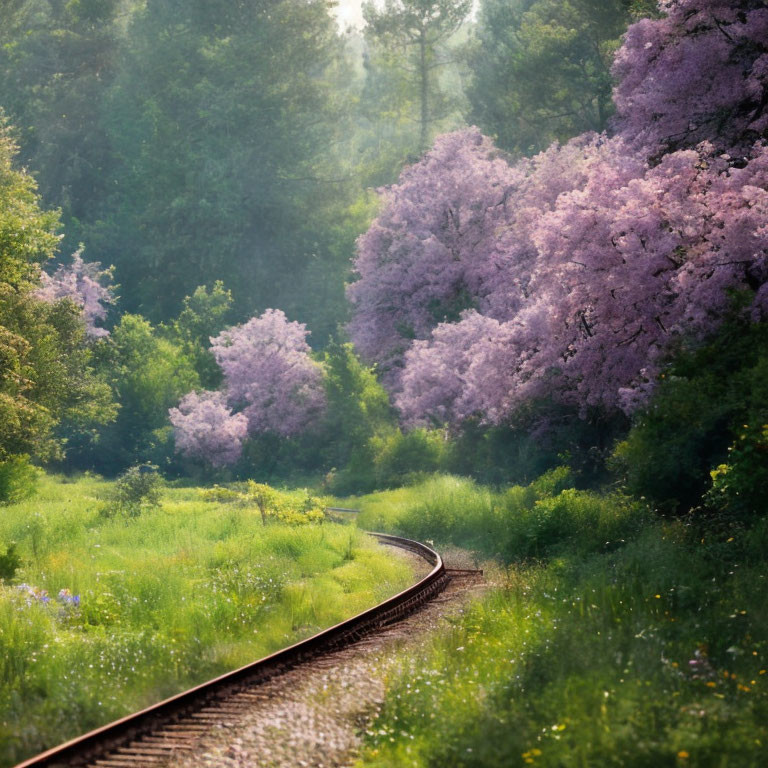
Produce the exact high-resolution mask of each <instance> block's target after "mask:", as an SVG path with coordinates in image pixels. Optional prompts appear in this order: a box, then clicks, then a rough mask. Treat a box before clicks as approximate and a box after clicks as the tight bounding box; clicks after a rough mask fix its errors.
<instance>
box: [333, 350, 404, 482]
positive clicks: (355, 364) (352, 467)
mask: <svg viewBox="0 0 768 768" xmlns="http://www.w3.org/2000/svg"><path fill="white" fill-rule="evenodd" d="M324 363H325V390H326V399H327V403H328V406H327V410H326V415H325V419H324V423H323V425H322V427H321V433H322V438H321V440H322V445H323V454H324V457H325V463H326V466H327V467H329V468H330V467H334V468H338V469H339V470H340V471H339V472H338V473H337V474H335V477H334V479H333V482H332V484H331V490H332V491H333V492H334V493H342V494H343V493H349V492H351V491H354V490H372V489H373V488H374V487H375V483H376V474H375V467H374V460H375V446H374V438H375V437H376V436H377V435H382V434H386V433H389V432H391V431H392V430H393V429H394V422H395V414H394V411H393V409H392V407H391V406H390V404H389V396H388V395H387V392H386V390H385V389H384V388H383V387H382V386H381V384H379V382H378V381H377V379H376V376H375V374H374V373H373V371H371V370H370V369H369V368H366V367H365V366H364V365H363V364H362V363H361V362H360V360H359V358H358V357H357V356H356V355H355V353H354V351H353V349H352V345H351V344H339V343H337V342H333V343H331V344H330V345H329V346H328V347H327V348H326V350H325V358H324Z"/></svg>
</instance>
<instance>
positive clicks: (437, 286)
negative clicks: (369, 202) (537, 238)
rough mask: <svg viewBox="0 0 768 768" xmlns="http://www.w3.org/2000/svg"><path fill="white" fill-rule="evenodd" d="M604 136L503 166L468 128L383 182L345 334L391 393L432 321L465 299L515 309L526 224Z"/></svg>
mask: <svg viewBox="0 0 768 768" xmlns="http://www.w3.org/2000/svg"><path fill="white" fill-rule="evenodd" d="M604 144H605V139H604V138H603V137H600V136H597V135H596V134H588V135H585V136H582V137H579V138H578V139H574V140H573V141H571V142H568V143H567V144H566V145H564V146H560V145H557V144H556V145H553V146H552V147H550V148H549V149H548V150H547V151H545V152H542V153H541V154H540V155H538V156H537V157H535V158H533V159H532V160H522V161H520V162H518V163H516V164H514V165H510V164H509V162H508V160H507V159H506V158H505V157H503V156H502V154H501V153H500V152H499V150H497V149H496V148H495V147H494V145H493V143H492V142H491V140H490V139H488V138H485V137H483V136H482V135H481V134H480V133H479V131H478V130H477V129H476V128H469V129H467V130H464V131H458V132H456V133H452V134H447V135H444V136H441V137H439V138H438V139H437V141H436V142H435V146H434V147H433V149H432V150H431V151H430V152H428V153H427V154H426V155H425V157H424V158H423V160H421V161H420V162H419V163H416V164H415V165H413V166H411V167H410V168H407V169H406V170H405V171H403V173H402V175H401V178H400V183H399V184H397V185H395V186H393V187H391V188H389V189H387V190H384V191H382V193H381V194H382V210H381V213H380V214H379V216H378V218H377V219H376V220H375V221H374V222H373V224H372V225H371V227H370V229H369V230H368V231H367V232H366V233H365V234H364V235H363V236H362V237H360V239H359V240H358V244H357V258H356V260H355V269H356V271H357V274H358V280H357V281H355V282H354V283H352V285H350V287H349V289H348V296H349V299H350V301H351V303H352V306H353V310H354V312H353V319H352V322H351V323H350V333H351V336H352V339H353V341H354V343H355V345H356V347H357V349H358V350H359V352H360V353H361V355H362V356H363V358H364V359H365V360H366V361H367V362H369V363H376V364H378V366H379V368H380V370H381V372H382V373H383V378H384V381H385V382H386V383H387V385H388V386H389V387H390V388H391V389H392V390H393V391H397V390H398V388H399V377H400V371H401V369H402V365H403V362H404V355H405V353H406V351H407V350H408V349H409V348H410V346H411V344H412V342H413V341H414V340H428V339H429V338H430V334H431V333H432V331H433V329H434V328H435V327H436V326H437V325H438V324H439V323H443V322H455V321H457V320H458V319H459V317H460V315H461V313H462V312H463V311H465V310H467V309H472V308H474V309H476V310H478V311H479V312H481V313H482V314H484V315H487V316H489V317H493V318H495V319H497V320H506V319H508V318H510V317H513V316H514V315H515V313H516V312H517V311H518V309H519V308H520V307H521V306H522V305H523V304H524V303H525V300H526V297H527V292H528V282H529V280H530V276H531V270H532V264H533V262H534V261H535V258H536V249H535V247H534V245H533V242H532V240H531V231H532V227H533V226H534V224H535V222H536V221H537V219H538V218H539V217H540V216H542V215H543V214H544V213H545V212H546V211H548V210H551V208H552V207H553V206H554V204H555V202H556V201H557V199H558V197H559V195H561V194H563V193H564V192H566V191H568V190H571V189H574V188H578V187H580V186H581V185H583V184H584V182H585V180H586V178H587V174H588V172H589V168H590V166H591V165H592V164H594V163H595V162H596V160H597V159H598V157H599V154H600V152H604V151H605V150H603V149H599V148H600V147H602V146H603V145H604Z"/></svg>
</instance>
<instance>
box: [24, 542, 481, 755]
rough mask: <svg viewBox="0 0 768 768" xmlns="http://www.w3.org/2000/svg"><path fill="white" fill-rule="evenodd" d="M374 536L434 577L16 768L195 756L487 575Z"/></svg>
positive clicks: (416, 545) (419, 548) (412, 545)
mask: <svg viewBox="0 0 768 768" xmlns="http://www.w3.org/2000/svg"><path fill="white" fill-rule="evenodd" d="M370 535H371V536H374V537H375V538H377V539H378V540H379V541H380V542H381V543H382V544H386V545H389V546H394V547H399V548H402V549H406V550H408V551H410V552H413V553H414V554H416V555H418V556H419V557H421V558H422V559H424V560H425V561H426V562H427V563H429V565H431V566H432V569H431V570H430V572H429V573H428V574H427V575H426V576H425V577H424V578H422V579H421V580H420V581H418V582H417V583H416V584H414V585H413V586H411V587H408V588H407V589H405V590H403V591H402V592H400V593H399V594H397V595H395V596H394V597H391V598H389V599H387V600H385V601H384V602H382V603H379V604H378V605H376V606H374V607H373V608H370V609H368V610H366V611H363V612H362V613H360V614H358V615H357V616H353V617H352V618H351V619H347V620H346V621H343V622H341V623H340V624H337V625H335V626H333V627H330V628H329V629H326V630H324V631H322V632H319V633H318V634H316V635H313V636H312V637H309V638H307V639H306V640H303V641H301V642H299V643H296V644H294V645H292V646H289V647H288V648H285V649H283V650H281V651H278V652H277V653H273V654H272V655H270V656H267V657H265V658H263V659H260V660H259V661H255V662H253V663H251V664H248V665H246V666H244V667H241V668H240V669H237V670H234V671H233V672H229V673H227V674H225V675H222V676H220V677H217V678H215V679H213V680H209V681H208V682H205V683H202V684H201V685H198V686H196V687H194V688H190V689H189V690H187V691H184V692H183V693H180V694H177V695H176V696H173V697H171V698H169V699H166V700H165V701H161V702H159V703H158V704H155V705H153V706H151V707H148V708H147V709H144V710H141V711H140V712H136V713H134V714H132V715H128V716H127V717H124V718H122V719H120V720H116V721H115V722H113V723H109V724H108V725H105V726H103V727H101V728H98V729H96V730H94V731H91V732H90V733H87V734H85V735H83V736H80V737H78V738H76V739H72V740H71V741H68V742H66V743H64V744H61V745H60V746H58V747H54V748H53V749H50V750H48V751H46V752H43V753H41V754H39V755H37V756H35V757H33V758H30V759H29V760H26V761H24V762H23V763H19V765H18V766H16V768H74V767H75V766H77V767H85V766H89V767H91V768H137V767H138V766H158V767H159V766H163V765H165V764H166V763H167V762H168V761H169V760H170V759H171V758H173V757H174V756H178V755H179V754H182V753H183V752H184V751H185V750H187V751H188V750H190V749H194V744H195V742H196V740H197V739H198V738H199V737H201V736H202V735H203V734H204V733H205V732H206V731H207V730H209V729H210V728H211V727H213V726H214V725H216V724H217V723H219V722H220V721H221V720H222V719H226V718H228V717H233V716H236V715H238V714H240V713H241V712H242V711H243V709H244V708H246V707H248V706H249V705H250V704H252V703H253V702H254V701H256V700H258V699H259V696H260V694H259V692H258V687H259V686H260V685H262V684H264V683H266V682H267V681H270V680H272V679H274V678H276V677H278V676H279V675H281V674H283V673H285V672H287V671H288V670H290V669H293V668H295V667H297V666H299V665H301V664H304V663H306V662H308V661H310V660H312V659H317V657H319V656H323V655H326V654H329V653H332V652H334V651H338V650H340V649H342V648H345V647H348V646H351V645H352V644H354V643H356V642H357V641H358V640H360V639H362V638H363V637H366V636H370V635H372V634H374V633H376V632H380V631H382V630H383V628H385V627H387V626H388V625H391V624H394V623H395V622H397V621H400V620H401V619H404V618H405V617H407V616H409V615H410V614H412V613H413V612H414V611H416V610H417V609H418V608H419V607H421V606H422V605H424V604H425V603H427V602H429V601H430V600H432V599H433V598H434V597H435V596H437V595H438V594H439V593H440V592H441V591H442V590H443V589H444V588H445V587H446V586H447V584H448V583H449V581H450V580H451V578H457V577H466V576H471V575H473V574H477V573H482V572H476V571H465V570H456V569H448V568H446V567H445V564H444V563H443V560H442V558H441V557H440V555H439V554H438V553H437V552H435V551H434V550H433V549H431V548H430V547H428V546H426V545H424V544H421V543H419V542H416V541H412V540H410V539H405V538H402V537H399V536H391V535H389V534H381V533H372V534H370Z"/></svg>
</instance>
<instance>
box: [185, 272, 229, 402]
mask: <svg viewBox="0 0 768 768" xmlns="http://www.w3.org/2000/svg"><path fill="white" fill-rule="evenodd" d="M231 311H232V293H231V291H228V290H226V289H225V288H224V283H222V282H221V280H217V281H216V282H215V283H214V284H213V288H211V290H210V291H209V290H208V288H207V287H206V286H205V285H200V286H198V287H197V288H195V291H194V293H193V294H192V295H191V296H187V297H185V299H184V308H183V309H182V310H181V313H180V314H179V316H178V318H176V320H174V321H173V323H171V325H170V330H171V332H172V335H173V337H174V339H175V340H176V341H178V342H179V344H180V345H181V347H182V349H183V350H184V353H185V354H186V356H187V357H188V358H189V359H190V360H192V361H193V362H194V366H195V370H196V371H197V375H198V377H199V379H200V385H201V386H202V387H203V389H217V388H218V387H219V385H220V384H221V369H220V368H219V366H218V365H217V364H216V360H215V359H214V357H213V355H212V354H211V352H210V351H209V347H210V346H211V337H212V336H216V335H218V334H219V333H220V332H221V331H223V330H224V328H225V327H226V326H227V325H229V324H230V323H229V320H230V316H231Z"/></svg>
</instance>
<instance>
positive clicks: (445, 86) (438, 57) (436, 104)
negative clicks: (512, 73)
mask: <svg viewBox="0 0 768 768" xmlns="http://www.w3.org/2000/svg"><path fill="white" fill-rule="evenodd" d="M471 7H472V6H471V3H470V2H468V1H467V0H427V1H426V2H424V0H388V1H387V2H386V3H383V4H379V3H375V2H366V3H364V4H363V15H364V17H365V21H366V26H365V28H364V31H363V34H364V36H365V41H366V48H365V52H364V54H363V65H364V68H365V84H364V87H363V91H362V94H361V113H362V115H363V116H364V117H365V118H367V120H368V121H369V122H370V124H371V133H372V134H373V136H372V137H371V138H374V139H375V142H374V143H373V146H371V147H368V146H366V145H365V143H364V144H363V147H362V149H363V151H366V150H369V151H370V150H372V151H373V152H374V153H375V155H376V156H375V157H371V158H370V160H369V161H368V162H369V163H370V164H371V166H369V167H370V170H369V172H370V173H371V175H372V177H373V179H374V183H391V182H392V181H394V179H395V178H396V174H397V171H398V170H399V167H401V166H402V164H403V163H404V162H405V161H406V160H407V161H408V162H412V161H413V160H414V159H415V158H417V157H418V156H419V155H420V154H421V153H422V152H424V151H425V150H426V149H427V148H428V147H429V145H430V143H431V141H432V139H433V138H434V137H435V136H436V135H437V134H438V133H440V132H442V131H445V130H450V129H451V128H454V127H456V123H457V122H458V120H457V118H458V113H459V111H460V109H461V106H462V104H461V99H460V98H457V95H460V94H461V85H460V77H461V74H460V70H459V67H458V64H459V62H460V60H461V56H462V50H461V49H462V45H461V38H460V35H459V34H457V33H458V31H459V29H460V27H461V25H462V24H463V22H464V21H465V20H466V18H467V16H468V15H469V12H470V10H471ZM452 124H453V125H452ZM366 138H367V137H366ZM393 161H394V168H393ZM393 171H394V173H393Z"/></svg>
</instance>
